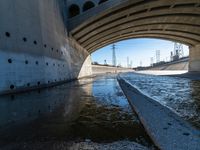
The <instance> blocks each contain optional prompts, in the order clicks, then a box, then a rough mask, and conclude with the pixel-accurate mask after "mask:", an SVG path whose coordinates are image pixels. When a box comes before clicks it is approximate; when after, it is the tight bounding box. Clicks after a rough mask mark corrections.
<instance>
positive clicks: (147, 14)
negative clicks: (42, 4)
mask: <svg viewBox="0 0 200 150" xmlns="http://www.w3.org/2000/svg"><path fill="white" fill-rule="evenodd" d="M103 1H105V0H102V2H103ZM99 2H100V1H99ZM97 7H99V8H97ZM97 7H96V8H97V9H96V8H95V9H93V10H91V11H90V12H88V14H87V12H85V13H86V14H83V15H80V16H79V17H80V18H81V17H82V20H81V22H78V23H77V22H76V19H77V20H80V19H79V17H77V18H76V19H74V20H71V21H70V23H71V25H72V26H71V31H70V33H71V35H72V36H73V37H74V38H75V39H76V40H77V41H78V43H80V45H81V46H83V47H84V48H85V49H87V50H88V51H89V52H93V51H95V50H97V49H99V48H101V47H104V46H106V45H108V44H110V43H114V42H117V41H120V40H123V39H130V38H149V37H150V38H160V39H167V40H171V41H177V42H180V43H183V44H186V45H189V46H194V45H198V44H199V43H200V3H199V1H198V0H191V1H180V0H174V1H162V0H149V1H144V0H138V1H129V0H124V1H120V0H109V1H108V3H106V5H105V6H101V5H99V6H97ZM106 7H107V8H106ZM93 11H94V12H96V13H93ZM97 12H99V13H97ZM91 14H93V16H91V17H90V18H89V19H88V15H91ZM84 17H85V20H84ZM76 24H77V25H76Z"/></svg>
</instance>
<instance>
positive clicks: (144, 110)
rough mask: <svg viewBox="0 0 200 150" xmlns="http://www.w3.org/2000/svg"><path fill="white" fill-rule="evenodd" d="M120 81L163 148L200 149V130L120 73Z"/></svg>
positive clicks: (144, 124) (136, 109) (142, 119)
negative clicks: (134, 85) (133, 84)
mask: <svg viewBox="0 0 200 150" xmlns="http://www.w3.org/2000/svg"><path fill="white" fill-rule="evenodd" d="M118 82H119V84H120V86H121V88H122V90H123V92H124V94H125V95H126V97H127V99H128V101H129V103H130V105H131V106H132V107H133V109H134V110H135V112H136V113H137V115H138V117H139V118H140V120H141V122H142V124H143V126H144V128H145V130H146V131H147V133H148V134H149V136H150V137H151V138H152V140H153V141H154V143H155V145H156V146H157V147H158V148H160V149H161V150H200V132H199V131H198V130H196V129H194V128H193V127H192V126H191V125H189V124H188V123H187V122H185V121H184V120H182V119H181V118H180V117H179V116H178V115H177V114H175V113H174V112H172V111H171V110H170V109H168V108H167V107H165V106H163V105H161V104H160V103H158V102H156V101H155V100H153V99H151V98H149V97H148V96H146V95H144V94H143V93H142V91H140V90H139V89H137V88H136V87H133V86H132V85H131V84H130V83H129V82H128V81H126V80H124V79H123V78H122V77H120V75H119V76H118Z"/></svg>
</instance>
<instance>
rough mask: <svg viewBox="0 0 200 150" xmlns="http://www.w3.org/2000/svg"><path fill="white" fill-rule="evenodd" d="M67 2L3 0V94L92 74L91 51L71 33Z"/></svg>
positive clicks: (0, 51)
mask: <svg viewBox="0 0 200 150" xmlns="http://www.w3.org/2000/svg"><path fill="white" fill-rule="evenodd" d="M64 2H65V1H63V0H32V1H30V0H2V1H0V70H1V72H0V94H3V93H9V92H13V91H14V90H19V89H28V88H30V87H40V86H42V85H48V84H52V83H57V82H62V81H68V80H71V79H76V78H78V77H81V76H85V75H89V74H91V66H90V59H87V61H86V62H85V63H84V61H85V59H86V58H87V57H88V56H89V53H88V52H87V51H86V50H85V49H83V48H82V47H81V46H80V45H78V44H77V43H76V41H74V40H73V39H72V38H69V37H68V32H67V30H66V25H65V23H64V22H65V19H66V14H65V10H66V9H65V3H64ZM82 67H84V69H82V73H80V70H81V68H82ZM87 68H88V70H89V71H88V72H87Z"/></svg>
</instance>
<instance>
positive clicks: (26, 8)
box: [0, 0, 200, 94]
mask: <svg viewBox="0 0 200 150" xmlns="http://www.w3.org/2000/svg"><path fill="white" fill-rule="evenodd" d="M199 27H200V1H199V0H190V1H187V0H148V1H147V0H134V1H133V0H34V1H30V0H15V1H14V0H2V1H0V62H1V63H0V70H1V73H0V78H1V84H0V94H5V93H10V92H15V91H17V90H23V89H33V88H38V87H42V86H49V85H52V84H57V83H61V82H65V81H69V80H72V79H77V78H79V77H83V76H87V75H90V74H92V71H91V60H90V53H92V52H94V51H95V50H97V49H98V48H101V47H103V46H106V45H108V44H110V43H113V42H117V41H120V40H124V39H129V38H143V37H150V38H161V39H168V40H172V41H178V42H182V43H184V44H187V45H189V46H190V65H189V70H190V71H200V28H199Z"/></svg>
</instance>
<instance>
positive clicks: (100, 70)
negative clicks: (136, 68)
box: [92, 65, 133, 75]
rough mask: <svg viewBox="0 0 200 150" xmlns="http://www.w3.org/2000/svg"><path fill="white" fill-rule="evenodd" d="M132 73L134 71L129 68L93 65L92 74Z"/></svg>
mask: <svg viewBox="0 0 200 150" xmlns="http://www.w3.org/2000/svg"><path fill="white" fill-rule="evenodd" d="M132 71H133V70H132V69H128V68H121V67H111V66H101V65H92V73H93V74H94V75H95V74H105V73H120V72H132Z"/></svg>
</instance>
